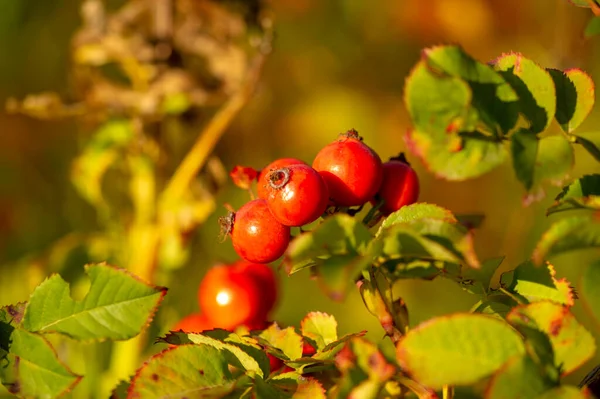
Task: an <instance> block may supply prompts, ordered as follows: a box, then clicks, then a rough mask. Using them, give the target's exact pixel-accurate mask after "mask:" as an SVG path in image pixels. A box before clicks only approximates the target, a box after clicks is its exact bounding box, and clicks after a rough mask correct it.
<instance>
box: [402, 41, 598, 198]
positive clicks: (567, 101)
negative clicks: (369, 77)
mask: <svg viewBox="0 0 600 399" xmlns="http://www.w3.org/2000/svg"><path fill="white" fill-rule="evenodd" d="M404 100H405V103H406V107H407V109H408V111H409V113H410V116H411V119H412V125H413V127H412V129H411V130H410V131H409V133H408V134H407V143H408V144H409V146H410V148H411V150H412V151H413V153H415V154H416V155H418V156H419V157H420V158H421V159H422V161H423V162H424V163H425V165H426V166H427V167H428V169H429V170H430V171H431V172H433V173H435V174H436V175H437V176H440V177H443V178H446V179H448V180H466V179H470V178H474V177H477V176H480V175H482V174H485V173H487V172H489V171H490V170H492V169H494V168H496V167H497V166H499V165H500V164H502V163H503V161H504V159H505V156H506V154H507V150H506V149H505V146H504V141H506V140H510V143H511V146H510V153H511V155H512V164H513V168H514V170H515V174H516V176H517V178H518V179H519V181H520V182H521V183H522V184H523V186H524V187H525V189H526V190H527V191H531V190H533V189H534V188H537V187H539V186H541V185H542V184H543V183H544V182H547V181H549V182H552V183H555V182H559V181H561V180H562V179H564V178H565V176H566V175H567V174H568V173H569V171H570V170H571V168H572V167H573V163H574V159H573V149H572V144H573V143H578V144H581V145H582V146H583V147H584V148H586V149H587V150H588V151H589V152H590V153H592V154H593V155H594V156H596V157H597V158H598V159H600V151H599V150H598V146H597V144H595V143H594V142H593V141H590V140H589V139H587V138H586V137H583V136H581V137H580V136H578V135H575V134H573V131H574V130H575V129H576V128H577V127H579V126H580V125H581V123H582V122H583V121H584V120H585V118H586V117H587V116H588V114H589V113H590V111H591V109H592V107H593V105H594V101H595V92H594V84H593V82H592V80H591V78H590V77H589V76H588V75H587V74H586V73H585V72H583V71H581V70H580V69H568V70H565V71H559V70H556V69H547V70H546V69H544V68H543V67H541V66H539V65H537V64H536V63H535V62H533V61H531V60H530V59H528V58H526V57H524V56H523V55H522V54H519V53H508V54H504V55H502V56H500V57H498V58H497V59H496V60H494V61H493V63H492V64H491V66H489V65H486V64H483V63H480V62H478V61H476V60H474V59H473V58H472V57H470V56H469V55H468V54H466V53H465V52H464V51H463V50H462V49H461V48H460V47H457V46H437V47H433V48H429V49H426V50H424V51H423V53H422V57H421V60H420V61H419V62H418V63H417V64H416V66H415V67H414V68H413V70H412V71H411V74H410V75H409V77H408V78H407V81H406V87H405V95H404ZM519 115H520V116H521V117H522V119H523V120H524V122H525V123H526V124H527V126H525V127H524V126H522V123H521V122H519V119H518V117H519ZM553 119H556V120H557V122H558V123H559V124H560V125H561V127H562V128H563V130H564V132H565V133H566V134H568V135H569V137H568V138H567V137H565V136H564V135H561V134H558V135H556V134H555V135H549V136H548V135H544V137H538V135H539V134H541V133H545V132H547V131H548V130H550V127H551V122H552V120H553Z"/></svg>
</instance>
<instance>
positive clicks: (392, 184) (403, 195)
mask: <svg viewBox="0 0 600 399" xmlns="http://www.w3.org/2000/svg"><path fill="white" fill-rule="evenodd" d="M378 196H379V199H382V200H384V203H383V205H382V206H381V208H380V210H381V212H382V213H383V214H384V215H389V214H390V213H392V212H395V211H397V210H398V209H400V208H402V207H403V206H405V205H410V204H414V203H415V202H417V199H418V198H419V177H418V176H417V173H416V172H415V171H414V169H413V168H411V167H410V165H408V164H407V163H406V162H403V161H399V160H391V161H388V162H385V163H384V164H383V181H382V183H381V187H380V188H379V192H378Z"/></svg>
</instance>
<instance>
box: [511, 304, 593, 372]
mask: <svg viewBox="0 0 600 399" xmlns="http://www.w3.org/2000/svg"><path fill="white" fill-rule="evenodd" d="M506 319H507V320H508V322H509V323H511V324H513V325H515V326H520V325H522V326H525V327H529V328H536V329H538V330H540V331H541V332H543V333H545V334H547V335H548V337H549V338H550V342H551V343H552V349H553V350H554V355H555V364H556V366H557V367H560V369H561V371H562V374H563V375H565V374H569V373H571V372H572V371H574V370H575V369H577V368H578V367H579V366H581V365H582V364H583V363H585V362H586V361H587V360H588V359H590V358H591V357H592V356H593V355H594V352H595V350H596V343H595V341H594V337H592V335H591V334H590V333H589V332H588V331H587V330H586V329H585V328H584V327H583V326H582V325H581V324H579V323H578V322H577V320H576V319H575V317H574V316H573V314H572V313H571V312H570V311H569V307H567V306H563V305H560V304H557V303H554V302H550V301H541V302H534V303H530V304H528V305H521V306H518V307H515V308H513V310H512V311H511V312H510V313H509V314H508V316H507V318H506Z"/></svg>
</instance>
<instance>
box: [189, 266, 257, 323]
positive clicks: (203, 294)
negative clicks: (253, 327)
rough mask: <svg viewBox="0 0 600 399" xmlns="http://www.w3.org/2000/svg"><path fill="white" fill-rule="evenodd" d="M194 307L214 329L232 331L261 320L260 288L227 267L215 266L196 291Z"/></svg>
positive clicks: (233, 269)
mask: <svg viewBox="0 0 600 399" xmlns="http://www.w3.org/2000/svg"><path fill="white" fill-rule="evenodd" d="M198 303H199V304H200V308H201V309H202V311H203V312H204V314H205V315H206V317H207V318H208V319H209V320H210V321H211V322H212V323H213V324H214V326H215V327H217V328H223V329H235V328H236V327H238V326H240V325H242V324H252V323H256V321H257V320H261V319H262V318H263V317H264V310H263V309H264V308H263V306H262V304H261V292H260V287H259V286H258V284H257V283H256V281H255V280H254V279H253V278H252V277H251V276H249V275H245V274H243V273H240V272H238V271H237V270H236V268H234V267H231V266H226V265H218V266H215V267H213V268H211V269H210V270H209V271H208V272H207V273H206V275H205V276H204V278H203V279H202V282H201V283H200V287H199V288H198Z"/></svg>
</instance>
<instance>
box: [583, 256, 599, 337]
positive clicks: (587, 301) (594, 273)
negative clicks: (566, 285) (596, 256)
mask: <svg viewBox="0 0 600 399" xmlns="http://www.w3.org/2000/svg"><path fill="white" fill-rule="evenodd" d="M579 287H580V294H581V299H582V301H583V304H584V306H585V309H586V310H587V311H588V314H590V315H591V316H592V317H593V319H594V321H595V322H596V327H597V328H598V329H600V290H598V287H600V261H596V262H594V263H592V264H591V265H589V266H588V267H586V269H585V271H584V272H583V274H582V275H581V280H580V283H579Z"/></svg>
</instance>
